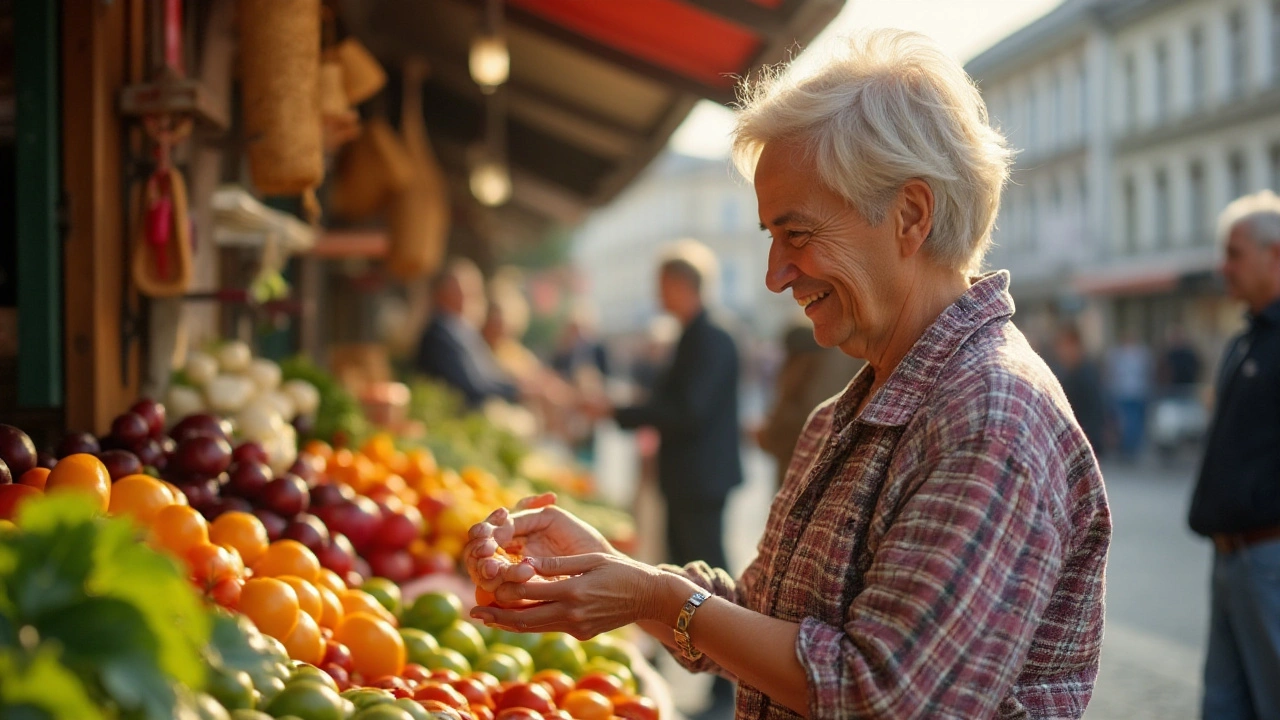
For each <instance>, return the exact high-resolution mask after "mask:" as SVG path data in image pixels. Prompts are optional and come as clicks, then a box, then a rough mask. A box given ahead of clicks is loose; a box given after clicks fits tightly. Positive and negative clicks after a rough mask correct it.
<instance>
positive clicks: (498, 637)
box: [488, 629, 542, 652]
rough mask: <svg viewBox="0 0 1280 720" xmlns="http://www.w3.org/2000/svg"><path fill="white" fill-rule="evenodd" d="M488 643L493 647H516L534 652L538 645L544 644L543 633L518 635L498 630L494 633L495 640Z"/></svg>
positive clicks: (492, 639)
mask: <svg viewBox="0 0 1280 720" xmlns="http://www.w3.org/2000/svg"><path fill="white" fill-rule="evenodd" d="M488 642H489V644H491V645H514V646H516V647H518V648H524V649H525V650H528V651H529V652H533V649H534V648H536V647H538V643H540V642H542V633H518V632H511V631H510V630H501V629H496V630H494V631H493V638H491V639H490V640H489V641H488Z"/></svg>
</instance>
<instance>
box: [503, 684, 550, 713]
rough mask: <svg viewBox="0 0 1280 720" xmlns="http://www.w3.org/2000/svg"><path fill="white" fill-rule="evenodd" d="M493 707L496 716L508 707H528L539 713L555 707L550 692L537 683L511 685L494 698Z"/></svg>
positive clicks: (547, 711)
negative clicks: (496, 712) (496, 711)
mask: <svg viewBox="0 0 1280 720" xmlns="http://www.w3.org/2000/svg"><path fill="white" fill-rule="evenodd" d="M494 707H495V708H496V709H497V710H498V711H499V712H498V717H501V716H502V712H501V711H502V710H506V709H508V708H528V709H530V710H534V711H537V712H539V713H549V712H551V711H552V710H555V709H556V706H555V703H553V702H552V701H551V693H549V692H547V689H546V688H545V687H543V686H542V685H540V684H538V683H515V684H513V685H511V687H508V688H507V689H506V690H503V691H502V694H501V695H499V696H498V697H497V698H496V700H495V702H494Z"/></svg>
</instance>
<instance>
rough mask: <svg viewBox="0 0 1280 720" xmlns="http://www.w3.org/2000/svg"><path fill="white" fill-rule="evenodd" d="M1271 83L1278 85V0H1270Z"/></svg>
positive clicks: (1279, 68)
mask: <svg viewBox="0 0 1280 720" xmlns="http://www.w3.org/2000/svg"><path fill="white" fill-rule="evenodd" d="M1271 84H1273V85H1280V0H1271Z"/></svg>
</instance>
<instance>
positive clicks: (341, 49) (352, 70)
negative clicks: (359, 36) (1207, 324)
mask: <svg viewBox="0 0 1280 720" xmlns="http://www.w3.org/2000/svg"><path fill="white" fill-rule="evenodd" d="M324 59H325V62H334V63H337V64H338V65H341V66H342V77H343V85H344V87H345V89H346V93H347V101H348V102H350V103H351V104H352V105H359V104H360V103H362V102H364V101H365V100H368V99H369V98H371V97H373V96H374V95H377V94H378V91H379V90H381V89H382V86H384V85H386V84H387V73H386V72H385V71H383V69H382V65H380V64H379V63H378V60H377V59H376V58H374V57H373V55H372V54H371V53H370V52H369V51H368V50H367V49H365V46H364V45H361V44H360V41H359V40H356V39H355V38H347V39H346V40H343V41H342V42H340V43H338V44H337V45H334V46H333V47H331V48H329V49H328V50H326V51H325V53H324Z"/></svg>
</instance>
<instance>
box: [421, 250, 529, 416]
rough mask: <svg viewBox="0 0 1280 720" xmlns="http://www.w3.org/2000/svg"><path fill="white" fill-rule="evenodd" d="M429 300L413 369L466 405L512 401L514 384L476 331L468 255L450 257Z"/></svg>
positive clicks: (480, 307)
mask: <svg viewBox="0 0 1280 720" xmlns="http://www.w3.org/2000/svg"><path fill="white" fill-rule="evenodd" d="M432 301H433V303H434V308H433V313H434V314H433V315H432V317H431V322H430V323H428V324H427V328H426V330H424V331H423V332H422V340H421V341H420V342H419V343H418V357H417V362H416V369H417V371H418V372H420V373H422V374H423V375H426V376H427V377H431V378H437V379H439V380H443V381H444V382H446V383H448V384H449V385H450V386H452V387H453V388H454V389H456V390H457V391H458V392H460V393H462V395H463V397H464V398H465V399H466V401H467V405H469V406H470V407H477V406H479V405H480V404H481V403H482V402H484V400H486V399H487V398H490V397H500V398H503V399H505V400H509V401H511V402H515V401H516V400H518V399H519V397H520V391H519V388H517V386H516V384H515V382H514V380H513V379H512V378H510V377H509V376H507V374H506V373H504V372H503V371H502V370H501V369H500V368H499V367H498V363H497V361H496V360H494V358H493V351H492V350H490V349H489V346H488V344H486V343H485V341H484V337H482V336H481V335H480V330H479V328H480V323H481V322H483V320H484V316H485V295H484V276H483V275H481V274H480V269H479V268H477V267H476V266H475V264H474V263H472V262H471V261H470V260H466V259H462V258H457V259H454V260H452V261H450V263H449V264H448V266H446V267H445V269H444V271H443V272H442V273H441V274H440V277H438V278H437V279H436V281H435V286H434V287H433V292H432Z"/></svg>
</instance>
